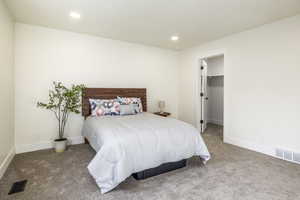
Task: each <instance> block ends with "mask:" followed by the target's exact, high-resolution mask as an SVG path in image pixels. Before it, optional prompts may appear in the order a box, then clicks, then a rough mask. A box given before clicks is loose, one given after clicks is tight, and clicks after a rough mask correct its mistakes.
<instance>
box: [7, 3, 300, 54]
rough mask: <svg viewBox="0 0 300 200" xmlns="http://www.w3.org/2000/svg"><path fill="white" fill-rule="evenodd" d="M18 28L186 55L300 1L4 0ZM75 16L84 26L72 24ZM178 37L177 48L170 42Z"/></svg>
mask: <svg viewBox="0 0 300 200" xmlns="http://www.w3.org/2000/svg"><path fill="white" fill-rule="evenodd" d="M6 3H7V5H8V7H9V8H10V10H11V11H12V13H13V14H14V16H15V18H16V20H17V21H18V22H23V23H28V24H35V25H42V26H47V27H51V28H57V29H64V30H70V31H74V32H80V33H89V34H93V35H98V36H102V37H107V38H112V39H116V40H124V41H129V42H136V43H142V44H147V45H153V46H159V47H163V48H171V49H183V48H188V47H191V46H195V45H199V44H201V43H204V42H207V41H210V40H214V39H218V38H220V37H222V36H225V35H229V34H232V33H236V32H240V31H243V30H246V29H249V28H253V27H256V26H259V25H262V24H265V23H270V22H273V21H275V20H278V19H281V18H284V17H288V16H293V15H296V14H298V13H300V0H6ZM70 11H77V12H79V13H80V14H81V16H82V17H81V19H80V20H75V19H70V17H69V12H70ZM175 34H176V35H179V36H180V40H179V41H178V42H172V41H170V37H171V36H172V35H175Z"/></svg>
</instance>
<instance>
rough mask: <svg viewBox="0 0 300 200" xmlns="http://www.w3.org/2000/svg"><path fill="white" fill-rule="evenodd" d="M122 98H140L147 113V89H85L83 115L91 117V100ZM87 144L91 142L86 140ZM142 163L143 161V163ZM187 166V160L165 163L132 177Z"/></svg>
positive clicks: (151, 174) (138, 177) (136, 177)
mask: <svg viewBox="0 0 300 200" xmlns="http://www.w3.org/2000/svg"><path fill="white" fill-rule="evenodd" d="M117 96H120V97H139V98H141V101H142V105H143V111H145V112H146V111H147V91H146V88H85V89H84V90H83V92H82V115H83V116H84V118H85V119H86V118H87V117H88V116H90V115H91V108H90V103H89V99H114V98H116V97H117ZM85 142H86V143H89V141H88V140H87V139H86V138H85ZM141 162H142V161H141ZM185 166H186V160H181V161H178V162H170V163H164V164H162V165H160V166H158V167H155V168H151V169H146V170H144V171H141V172H138V173H134V174H132V176H133V177H134V178H135V179H137V180H142V179H146V178H149V177H152V176H156V175H159V174H162V173H166V172H169V171H172V170H175V169H179V168H182V167H185Z"/></svg>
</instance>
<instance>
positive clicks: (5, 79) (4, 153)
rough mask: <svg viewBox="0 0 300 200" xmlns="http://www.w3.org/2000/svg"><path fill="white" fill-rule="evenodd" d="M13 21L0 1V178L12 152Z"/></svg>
mask: <svg viewBox="0 0 300 200" xmlns="http://www.w3.org/2000/svg"><path fill="white" fill-rule="evenodd" d="M13 24H14V22H13V19H12V18H11V15H10V13H9V12H8V10H7V8H6V6H5V5H4V3H3V1H2V0H1V1H0V94H1V95H0V178H1V177H2V175H3V173H4V171H5V169H6V168H7V165H8V164H9V162H10V160H11V159H12V157H13V154H14V84H13V42H14V41H13V40H14V25H13Z"/></svg>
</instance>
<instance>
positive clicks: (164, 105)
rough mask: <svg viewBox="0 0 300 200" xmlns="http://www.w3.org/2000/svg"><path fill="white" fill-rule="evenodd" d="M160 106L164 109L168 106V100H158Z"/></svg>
mask: <svg viewBox="0 0 300 200" xmlns="http://www.w3.org/2000/svg"><path fill="white" fill-rule="evenodd" d="M158 107H159V108H160V110H163V109H164V108H165V107H166V102H165V101H159V102H158Z"/></svg>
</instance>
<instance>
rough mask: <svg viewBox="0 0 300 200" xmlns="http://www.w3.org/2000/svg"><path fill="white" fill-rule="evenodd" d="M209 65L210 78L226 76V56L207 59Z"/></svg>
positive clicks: (208, 73)
mask: <svg viewBox="0 0 300 200" xmlns="http://www.w3.org/2000/svg"><path fill="white" fill-rule="evenodd" d="M206 63H207V65H208V68H207V75H208V76H218V75H224V56H223V55H221V56H214V57H211V58H208V59H206Z"/></svg>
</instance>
